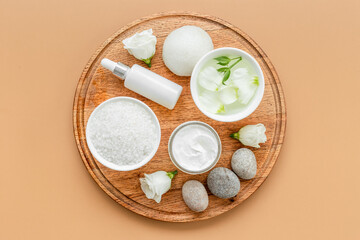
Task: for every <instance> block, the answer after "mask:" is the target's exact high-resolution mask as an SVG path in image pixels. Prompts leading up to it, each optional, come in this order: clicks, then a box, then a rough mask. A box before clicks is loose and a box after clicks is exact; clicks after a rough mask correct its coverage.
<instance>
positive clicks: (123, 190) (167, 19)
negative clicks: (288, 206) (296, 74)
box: [73, 13, 286, 222]
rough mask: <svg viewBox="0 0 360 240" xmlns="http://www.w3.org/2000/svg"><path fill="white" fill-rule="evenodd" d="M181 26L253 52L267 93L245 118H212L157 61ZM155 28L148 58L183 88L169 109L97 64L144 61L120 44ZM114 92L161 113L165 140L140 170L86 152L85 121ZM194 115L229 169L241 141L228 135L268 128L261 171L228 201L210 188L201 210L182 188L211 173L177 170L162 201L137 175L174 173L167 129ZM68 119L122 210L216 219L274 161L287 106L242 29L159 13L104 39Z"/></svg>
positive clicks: (259, 153)
mask: <svg viewBox="0 0 360 240" xmlns="http://www.w3.org/2000/svg"><path fill="white" fill-rule="evenodd" d="M184 25H196V26H199V27H201V28H203V29H204V30H206V31H207V32H208V33H209V35H210V36H211V38H212V40H213V43H214V48H219V47H236V48H240V49H243V50H245V51H247V52H248V53H250V54H251V55H252V56H254V57H255V58H256V60H257V61H258V62H259V64H260V66H261V68H262V70H263V72H264V77H265V84H266V85H265V93H264V98H263V100H262V102H261V104H260V106H259V107H258V108H257V110H256V111H255V112H254V113H253V114H252V115H250V116H249V117H248V118H246V119H243V120H241V121H238V122H234V123H222V122H217V121H214V120H212V119H210V118H208V117H206V116H205V115H203V114H202V113H201V112H200V111H199V110H198V109H197V107H196V106H195V104H194V102H193V100H192V98H191V93H190V87H189V83H190V81H189V80H190V78H189V77H179V76H176V75H174V74H172V73H171V72H170V71H169V70H168V69H167V68H166V66H165V65H164V63H163V61H162V45H163V42H164V40H165V38H166V36H167V35H168V34H169V33H170V32H171V31H173V30H174V29H176V28H179V27H181V26H184ZM149 28H152V29H153V31H154V34H155V35H156V37H157V39H158V43H157V50H156V53H155V56H154V57H153V60H152V64H153V65H152V67H151V70H152V71H154V72H156V73H158V74H160V75H162V76H164V77H166V78H168V79H171V80H172V81H174V82H176V83H178V84H180V85H181V86H183V88H184V89H183V92H182V94H181V96H180V99H179V101H178V103H177V105H176V106H175V108H174V109H173V110H168V109H166V108H164V107H162V106H160V105H158V104H156V103H154V102H152V101H150V100H148V99H146V98H144V97H142V96H140V95H138V94H136V93H134V92H132V91H130V90H128V89H126V88H125V87H124V86H123V82H122V81H120V80H119V79H118V78H116V77H115V76H114V75H112V74H111V73H110V72H109V71H107V70H105V69H104V68H102V67H101V66H100V61H101V59H102V58H104V57H106V58H109V59H112V60H114V61H121V62H123V63H125V64H127V65H129V66H131V65H133V64H135V63H136V64H139V65H142V66H144V67H145V64H143V63H141V62H140V61H138V60H136V59H135V58H134V57H133V56H130V55H129V54H128V53H127V51H126V50H125V49H124V48H123V44H122V40H123V39H125V38H127V37H129V36H131V35H133V34H135V33H136V32H139V31H142V30H145V29H149ZM116 96H130V97H134V98H137V99H139V100H141V101H143V102H145V103H146V104H147V105H148V106H149V107H150V108H151V109H153V111H154V112H155V114H156V115H157V116H158V119H159V122H160V125H161V131H162V138H161V142H160V147H159V150H158V152H157V153H156V155H155V156H154V158H153V159H152V160H151V161H150V162H149V163H148V164H146V165H145V166H143V167H141V168H140V169H137V170H134V171H129V172H117V171H114V170H111V169H108V168H106V167H104V166H103V165H101V164H100V163H99V162H97V160H96V159H95V158H94V157H93V156H92V155H91V153H90V151H89V149H88V147H87V144H86V138H85V129H86V123H87V120H88V118H89V116H90V114H91V112H92V111H93V110H94V108H95V107H96V106H98V105H99V104H100V103H102V102H103V101H105V100H107V99H109V98H112V97H116ZM190 120H198V121H203V122H206V123H208V124H210V125H211V126H212V127H213V128H214V129H215V130H216V131H217V132H218V133H219V136H220V138H221V141H222V145H223V149H222V151H223V153H222V156H221V158H220V160H219V162H218V164H217V165H216V167H227V168H230V160H231V156H232V154H233V152H234V151H236V150H237V149H238V148H240V147H243V146H242V145H241V143H240V142H238V141H236V140H234V139H231V138H230V137H229V134H230V133H232V132H235V131H238V130H239V129H240V128H241V127H242V126H245V125H248V124H256V123H263V124H264V125H265V126H266V128H267V132H266V135H267V138H268V141H267V142H266V143H265V144H262V145H261V148H260V149H254V148H251V150H253V151H254V153H255V155H256V158H257V164H258V172H257V174H256V177H255V178H254V179H252V180H248V181H244V180H241V190H240V192H239V194H238V195H237V196H236V197H234V198H231V199H219V198H217V197H215V196H213V195H212V194H210V192H209V190H208V189H207V191H208V193H209V207H208V208H207V209H206V210H205V211H204V212H202V213H194V212H192V211H190V210H189V209H188V208H187V206H186V205H185V203H184V201H183V200H182V196H181V187H182V185H183V184H184V183H185V182H186V181H187V180H190V179H195V180H198V181H200V182H202V183H204V184H205V186H206V177H207V175H208V173H204V174H201V175H189V174H186V173H183V172H181V171H179V174H178V175H177V176H176V177H175V178H174V180H173V183H172V188H171V190H170V191H169V192H168V193H166V194H165V195H163V198H162V201H161V203H160V204H157V203H156V202H155V201H153V200H149V199H147V198H146V197H145V195H144V193H143V192H142V191H141V189H140V183H139V178H140V177H142V176H143V174H144V173H152V172H155V171H158V170H164V171H173V170H175V166H174V165H173V164H172V162H171V160H170V158H169V155H168V145H167V144H168V140H169V137H170V134H171V133H172V131H173V130H174V129H175V128H176V127H177V126H178V125H179V124H181V123H183V122H186V121H190ZM73 124H74V135H75V139H76V144H77V146H78V149H79V152H80V155H81V158H82V160H83V162H84V164H85V166H86V168H87V170H88V171H89V173H90V174H91V176H92V177H93V179H94V180H95V181H96V183H97V184H98V185H99V186H100V187H101V188H102V189H103V190H104V191H105V192H106V193H107V194H108V195H109V196H110V197H111V198H112V199H114V200H115V201H116V202H118V203H119V204H120V205H122V206H124V207H126V208H127V209H129V210H131V211H133V212H135V213H138V214H140V215H143V216H145V217H148V218H152V219H156V220H161V221H169V222H190V221H197V220H204V219H208V218H211V217H215V216H217V215H219V214H221V213H224V212H226V211H229V210H230V209H232V208H234V207H235V206H237V205H239V204H240V203H241V202H242V201H244V200H245V199H247V198H248V197H249V196H250V195H251V194H252V193H253V192H254V191H255V190H256V189H258V187H259V186H260V185H261V184H262V183H263V182H264V181H265V179H266V177H267V176H268V175H269V173H270V171H271V169H272V167H273V166H274V164H275V162H276V160H277V158H278V155H279V152H280V149H281V146H282V143H283V139H284V133H285V126H286V108H285V100H284V95H283V92H282V88H281V84H280V80H279V78H278V76H277V74H276V71H275V69H274V67H273V65H272V64H271V62H270V60H269V58H268V57H267V56H266V54H265V53H264V52H263V51H262V50H261V48H260V47H259V46H258V45H257V44H256V43H255V42H254V41H253V40H252V39H251V38H250V37H249V36H247V35H246V34H245V33H244V32H242V31H241V30H239V29H238V28H236V27H234V26H232V25H231V24H229V23H227V22H225V21H223V20H220V19H218V18H215V17H212V16H204V15H199V14H194V13H163V14H156V15H153V16H150V17H146V18H142V19H139V20H137V21H135V22H133V23H131V24H129V25H127V26H124V27H123V28H121V29H120V30H119V31H118V32H117V33H115V34H114V35H113V36H112V37H110V38H109V39H108V40H106V41H105V42H104V43H103V45H102V46H101V47H100V48H99V49H98V50H97V51H96V52H95V54H94V55H93V56H92V58H91V59H90V60H89V63H88V64H87V65H86V67H85V69H84V71H83V73H82V75H81V77H80V80H79V83H78V86H77V89H76V94H75V99H74V106H73Z"/></svg>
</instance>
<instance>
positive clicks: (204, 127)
mask: <svg viewBox="0 0 360 240" xmlns="http://www.w3.org/2000/svg"><path fill="white" fill-rule="evenodd" d="M168 147H169V155H170V158H171V161H172V162H173V163H174V165H175V166H176V167H177V168H179V169H180V170H181V171H183V172H185V173H189V174H200V173H204V172H207V171H209V170H210V169H211V168H213V167H214V166H215V165H216V163H217V162H218V160H219V158H220V155H221V140H220V137H219V135H218V134H217V132H216V131H215V130H214V129H213V128H212V127H211V126H210V125H208V124H206V123H203V122H199V121H190V122H185V123H183V124H181V125H180V126H178V127H177V128H176V129H175V130H174V131H173V133H172V134H171V136H170V140H169V146H168Z"/></svg>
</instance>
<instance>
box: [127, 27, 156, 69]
mask: <svg viewBox="0 0 360 240" xmlns="http://www.w3.org/2000/svg"><path fill="white" fill-rule="evenodd" d="M152 33H153V31H152V29H148V30H145V31H142V32H141V33H135V35H133V36H131V37H129V38H126V39H124V40H123V41H122V42H123V44H124V48H125V49H127V50H128V52H129V53H130V54H131V55H133V56H134V57H135V58H137V59H139V60H142V61H144V62H145V63H146V64H147V65H148V66H149V67H151V58H152V57H153V56H154V54H155V45H156V37H155V36H154V35H153V34H152Z"/></svg>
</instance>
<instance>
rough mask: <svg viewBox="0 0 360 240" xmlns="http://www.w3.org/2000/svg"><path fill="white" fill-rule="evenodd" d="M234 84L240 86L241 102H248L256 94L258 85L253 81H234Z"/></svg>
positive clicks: (239, 95)
mask: <svg viewBox="0 0 360 240" xmlns="http://www.w3.org/2000/svg"><path fill="white" fill-rule="evenodd" d="M233 84H234V85H235V86H236V87H237V88H238V97H239V102H240V103H241V104H244V105H246V104H248V103H249V101H250V100H251V98H252V97H253V96H254V94H255V92H256V90H257V88H258V86H257V85H256V84H254V83H251V82H245V81H233Z"/></svg>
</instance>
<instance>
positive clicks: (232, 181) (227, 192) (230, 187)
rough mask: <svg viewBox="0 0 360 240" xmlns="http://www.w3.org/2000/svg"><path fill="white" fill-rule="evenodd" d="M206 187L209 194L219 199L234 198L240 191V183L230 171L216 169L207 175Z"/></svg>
mask: <svg viewBox="0 0 360 240" xmlns="http://www.w3.org/2000/svg"><path fill="white" fill-rule="evenodd" d="M207 185H208V188H209V189H210V191H211V193H212V194H214V195H215V196H217V197H219V198H231V197H235V196H236V195H237V194H238V193H239V191H240V181H239V178H238V177H237V176H236V174H235V173H234V172H233V171H231V170H230V169H227V168H223V167H218V168H215V169H214V170H212V171H211V172H210V173H209V176H208V178H207Z"/></svg>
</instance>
